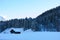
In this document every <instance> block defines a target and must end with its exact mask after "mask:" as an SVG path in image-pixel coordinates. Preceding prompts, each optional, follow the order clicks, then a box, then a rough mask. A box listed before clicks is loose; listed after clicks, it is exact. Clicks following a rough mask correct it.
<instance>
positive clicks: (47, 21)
mask: <svg viewBox="0 0 60 40" xmlns="http://www.w3.org/2000/svg"><path fill="white" fill-rule="evenodd" d="M36 22H37V23H38V24H39V25H40V24H42V25H43V26H44V28H46V29H48V30H50V29H51V30H52V29H53V30H57V31H60V6H58V7H56V8H53V9H50V10H48V11H46V12H44V13H42V15H39V16H38V17H36ZM40 27H41V26H40ZM53 30H52V31H53Z"/></svg>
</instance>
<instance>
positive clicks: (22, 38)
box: [0, 32, 60, 40]
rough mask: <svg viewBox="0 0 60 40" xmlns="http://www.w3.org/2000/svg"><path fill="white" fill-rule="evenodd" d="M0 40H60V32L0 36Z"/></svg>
mask: <svg viewBox="0 0 60 40" xmlns="http://www.w3.org/2000/svg"><path fill="white" fill-rule="evenodd" d="M0 40H60V32H25V33H22V34H0Z"/></svg>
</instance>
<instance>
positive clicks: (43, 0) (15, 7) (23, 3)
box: [0, 0, 60, 20]
mask: <svg viewBox="0 0 60 40" xmlns="http://www.w3.org/2000/svg"><path fill="white" fill-rule="evenodd" d="M59 5H60V0H0V16H2V17H4V18H5V19H6V20H9V19H15V18H26V17H28V18H29V17H32V18H35V17H37V16H38V15H40V14H42V13H43V12H45V11H47V10H49V9H52V8H54V7H57V6H59Z"/></svg>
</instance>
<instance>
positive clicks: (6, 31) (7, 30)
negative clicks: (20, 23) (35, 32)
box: [2, 28, 23, 33]
mask: <svg viewBox="0 0 60 40" xmlns="http://www.w3.org/2000/svg"><path fill="white" fill-rule="evenodd" d="M12 29H13V30H14V31H15V32H21V33H22V32H23V28H7V29H6V30H5V31H3V32H2V33H10V31H11V30H12Z"/></svg>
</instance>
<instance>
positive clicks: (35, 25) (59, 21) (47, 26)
mask: <svg viewBox="0 0 60 40" xmlns="http://www.w3.org/2000/svg"><path fill="white" fill-rule="evenodd" d="M11 27H13V28H24V31H25V30H27V29H32V30H33V31H49V32H60V6H58V7H56V8H53V9H50V10H47V11H45V12H44V13H42V14H41V15H39V16H37V17H36V18H31V17H30V18H27V17H26V18H25V19H11V20H8V21H0V32H2V31H4V30H5V29H7V28H11Z"/></svg>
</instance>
